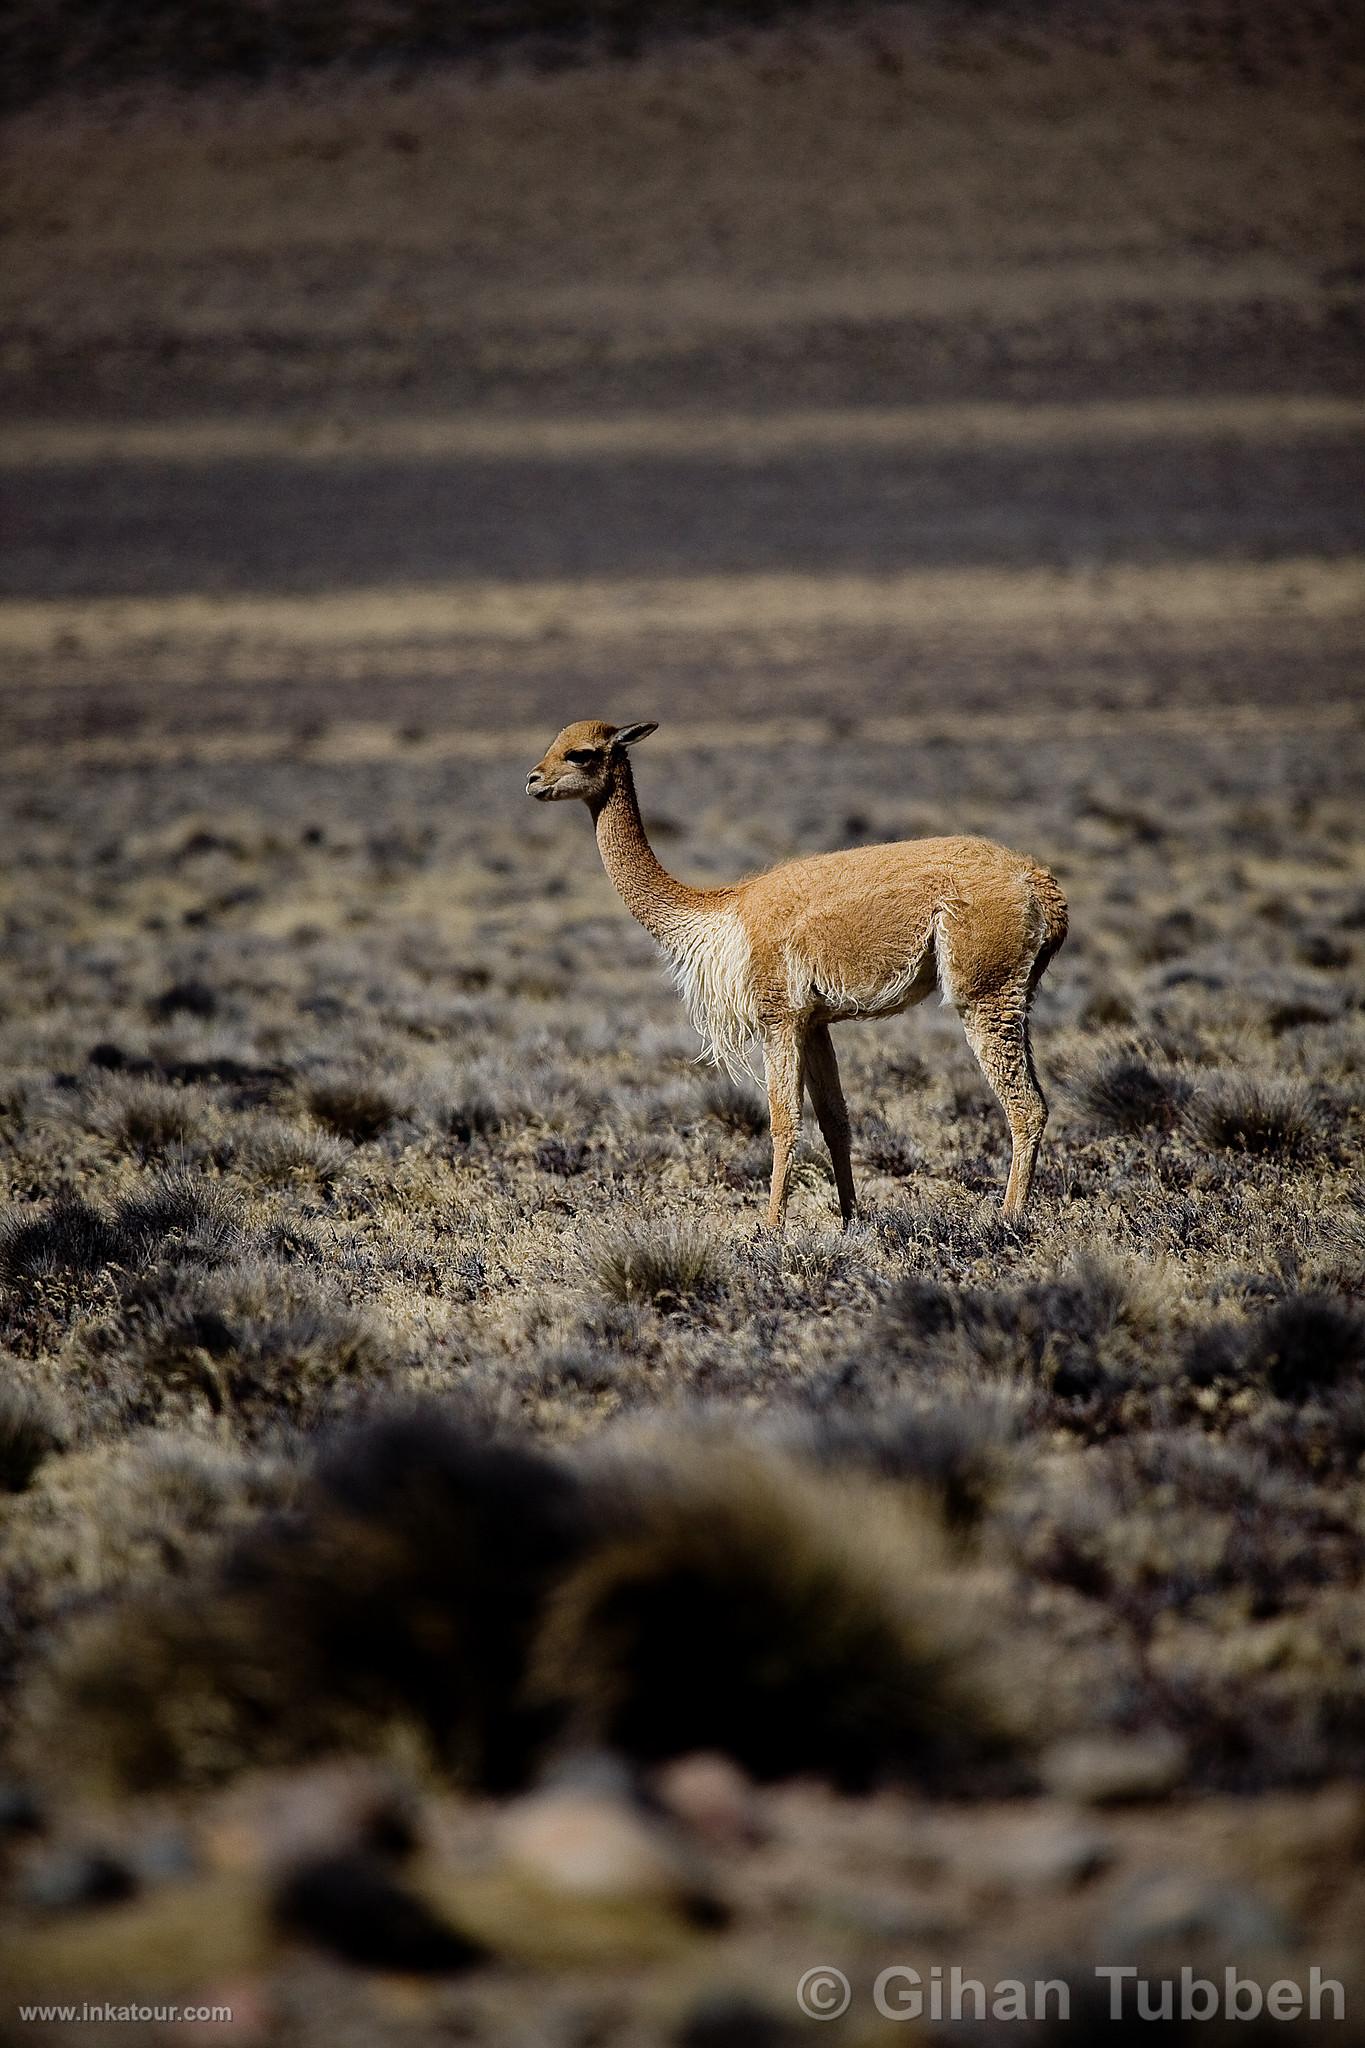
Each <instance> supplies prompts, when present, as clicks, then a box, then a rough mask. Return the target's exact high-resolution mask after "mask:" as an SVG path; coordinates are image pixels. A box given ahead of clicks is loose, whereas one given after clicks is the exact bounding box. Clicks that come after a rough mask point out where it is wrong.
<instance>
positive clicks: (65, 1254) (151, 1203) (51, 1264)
mask: <svg viewBox="0 0 1365 2048" xmlns="http://www.w3.org/2000/svg"><path fill="white" fill-rule="evenodd" d="M244 1248H245V1239H244V1237H243V1234H242V1231H241V1229H240V1227H239V1224H238V1222H237V1218H236V1213H235V1210H234V1209H233V1206H232V1204H231V1202H230V1201H229V1199H228V1197H227V1196H226V1194H225V1193H224V1191H223V1190H222V1188H221V1187H220V1186H219V1185H218V1184H217V1183H216V1182H214V1181H211V1180H205V1179H202V1178H200V1177H199V1176H197V1175H194V1174H190V1173H185V1172H177V1171H170V1172H166V1173H160V1174H156V1175H153V1176H151V1177H150V1178H149V1179H148V1180H147V1181H146V1182H145V1183H144V1184H143V1185H142V1186H141V1187H140V1188H137V1189H135V1190H134V1191H133V1192H132V1193H131V1194H129V1195H127V1196H125V1197H124V1198H123V1200H122V1201H120V1202H118V1203H116V1204H115V1205H114V1207H113V1208H112V1209H104V1208H101V1207H99V1206H98V1205H97V1204H95V1203H93V1202H88V1201H86V1200H85V1199H84V1197H83V1196H80V1195H59V1196H57V1198H56V1200H55V1201H52V1202H50V1203H49V1204H48V1205H47V1207H46V1209H43V1210H41V1211H40V1212H39V1213H38V1214H37V1215H33V1214H31V1213H29V1214H24V1213H23V1212H20V1213H17V1214H12V1215H10V1216H9V1217H7V1218H5V1219H4V1220H3V1222H0V1275H3V1276H4V1277H5V1278H6V1279H9V1280H12V1281H22V1280H41V1279H44V1278H48V1277H52V1276H63V1277H71V1276H76V1275H80V1274H93V1273H97V1272H98V1271H100V1269H101V1268H103V1267H106V1266H117V1267H121V1268H124V1269H127V1270H129V1271H133V1270H136V1269H137V1268H138V1267H140V1266H143V1265H145V1264H147V1263H148V1261H149V1260H151V1259H153V1258H161V1259H166V1258H171V1259H174V1260H175V1261H176V1262H177V1263H184V1264H192V1265H193V1264H197V1265H217V1264H221V1263H223V1262H225V1261H226V1260H228V1259H230V1258H233V1257H235V1256H236V1255H237V1254H238V1253H239V1252H240V1251H241V1250H243V1249H244Z"/></svg>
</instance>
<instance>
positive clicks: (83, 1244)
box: [0, 1195, 129, 1281]
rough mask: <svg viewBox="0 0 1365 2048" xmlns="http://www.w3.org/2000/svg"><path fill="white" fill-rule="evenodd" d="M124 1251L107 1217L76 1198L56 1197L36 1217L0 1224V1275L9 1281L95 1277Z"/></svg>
mask: <svg viewBox="0 0 1365 2048" xmlns="http://www.w3.org/2000/svg"><path fill="white" fill-rule="evenodd" d="M128 1250H129V1243H128V1239H127V1237H126V1236H125V1234H124V1233H123V1232H121V1231H120V1230H119V1228H118V1225H117V1224H116V1223H115V1221H114V1219H113V1217H111V1216H110V1215H109V1214H108V1212H107V1211H106V1210H104V1209H99V1208H97V1207H96V1206H95V1204H94V1203H93V1202H87V1201H86V1200H85V1199H84V1198H83V1197H82V1196H80V1195H58V1196H57V1198H56V1200H55V1201H52V1202H49V1203H48V1205H47V1207H46V1208H45V1209H43V1210H42V1211H40V1213H39V1214H37V1215H36V1216H35V1215H32V1214H24V1213H19V1214H11V1215H9V1216H7V1217H6V1218H5V1219H4V1220H3V1222H0V1274H3V1275H4V1277H5V1279H7V1280H10V1281H19V1280H42V1279H47V1278H49V1277H52V1276H56V1275H63V1276H66V1275H72V1274H80V1273H96V1272H98V1271H99V1270H100V1268H101V1267H102V1266H113V1265H118V1264H120V1263H122V1261H123V1260H124V1259H125V1257H126V1256H127V1253H128Z"/></svg>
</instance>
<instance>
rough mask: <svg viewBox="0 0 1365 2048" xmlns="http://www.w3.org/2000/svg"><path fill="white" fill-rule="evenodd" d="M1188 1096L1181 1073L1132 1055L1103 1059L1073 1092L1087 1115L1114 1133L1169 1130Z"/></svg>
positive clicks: (1187, 1085)
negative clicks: (1159, 1067) (1157, 1066)
mask: <svg viewBox="0 0 1365 2048" xmlns="http://www.w3.org/2000/svg"><path fill="white" fill-rule="evenodd" d="M1189 1094H1190V1084H1189V1082H1188V1081H1187V1080H1186V1079H1185V1078H1184V1076H1183V1075H1182V1074H1177V1073H1175V1072H1174V1071H1173V1070H1171V1069H1170V1068H1166V1069H1164V1070H1160V1069H1158V1068H1156V1067H1154V1066H1152V1065H1151V1064H1150V1062H1149V1061H1147V1060H1145V1059H1143V1058H1142V1056H1141V1055H1140V1054H1139V1053H1135V1052H1123V1053H1116V1054H1115V1055H1114V1056H1113V1057H1112V1058H1110V1059H1106V1060H1102V1061H1101V1062H1100V1064H1099V1065H1098V1066H1097V1067H1096V1068H1095V1070H1094V1072H1093V1073H1092V1074H1091V1075H1089V1076H1088V1078H1087V1079H1086V1080H1084V1081H1082V1082H1081V1083H1080V1084H1079V1085H1078V1087H1077V1089H1076V1095H1077V1099H1078V1100H1079V1102H1080V1104H1081V1107H1082V1108H1083V1109H1084V1110H1085V1111H1086V1113H1087V1114H1088V1115H1089V1116H1092V1117H1093V1118H1094V1119H1095V1121H1096V1122H1097V1123H1101V1124H1106V1125H1108V1126H1109V1128H1110V1129H1111V1130H1116V1131H1146V1130H1152V1129H1158V1130H1169V1129H1170V1127H1171V1126H1172V1125H1173V1124H1174V1123H1175V1122H1176V1121H1177V1119H1178V1117H1179V1115H1180V1111H1181V1109H1182V1108H1183V1106H1184V1104H1185V1103H1186V1102H1187V1101H1188V1099H1189Z"/></svg>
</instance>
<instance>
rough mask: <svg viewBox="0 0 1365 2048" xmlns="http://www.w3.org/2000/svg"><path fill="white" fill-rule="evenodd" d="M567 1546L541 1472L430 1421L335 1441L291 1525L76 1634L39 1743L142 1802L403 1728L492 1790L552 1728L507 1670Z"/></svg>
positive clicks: (484, 1441)
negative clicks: (183, 1586)
mask: <svg viewBox="0 0 1365 2048" xmlns="http://www.w3.org/2000/svg"><path fill="white" fill-rule="evenodd" d="M582 1535H583V1530H582V1517H581V1507H580V1495H579V1488H578V1487H577V1485H576V1484H575V1482H574V1480H573V1478H572V1476H571V1475H570V1474H569V1473H568V1472H567V1471H566V1469H565V1468H564V1467H563V1466H562V1465H560V1464H559V1463H557V1462H556V1461H555V1460H553V1459H550V1458H548V1457H545V1456H544V1455H542V1454H541V1453H539V1452H537V1451H533V1450H530V1449H523V1448H521V1447H519V1446H512V1445H504V1444H498V1443H496V1442H493V1441H492V1440H490V1439H488V1438H487V1437H486V1436H485V1435H483V1434H481V1433H480V1432H479V1431H477V1430H475V1429H471V1428H469V1427H466V1426H462V1425H461V1424H460V1423H459V1422H457V1421H455V1420H453V1419H452V1418H451V1417H450V1416H449V1415H448V1414H446V1413H442V1412H440V1411H438V1410H434V1409H425V1410H422V1409H414V1410H411V1411H409V1412H407V1413H399V1414H394V1415H391V1416H388V1417H386V1418H384V1419H382V1420H379V1421H376V1422H374V1423H371V1424H369V1425H366V1426H364V1427H362V1428H360V1429H357V1430H355V1431H350V1432H347V1433H345V1434H343V1435H342V1436H340V1437H338V1438H337V1439H335V1440H334V1441H333V1443H332V1444H331V1446H330V1447H329V1448H327V1449H326V1450H325V1451H324V1453H323V1455H322V1458H321V1460H320V1462H319V1465H318V1467H317V1469H316V1471H315V1473H314V1474H313V1476H312V1479H311V1481H310V1483H309V1484H308V1486H307V1489H306V1491H305V1493H304V1495H303V1496H302V1498H301V1499H300V1501H299V1504H298V1507H297V1510H296V1512H295V1513H294V1514H293V1515H292V1516H291V1517H290V1519H289V1520H287V1521H285V1520H281V1521H276V1522H265V1523H262V1524H261V1525H260V1526H259V1527H258V1528H257V1529H256V1530H254V1531H252V1532H250V1533H249V1534H247V1535H246V1536H245V1537H244V1538H243V1539H242V1541H241V1542H240V1543H239V1544H238V1545H236V1547H235V1548H234V1549H233V1550H232V1551H231V1553H230V1554H229V1556H228V1557H227V1559H226V1560H225V1562H224V1563H223V1564H222V1565H221V1566H220V1567H219V1568H218V1569H217V1570H216V1571H214V1572H213V1573H212V1574H211V1575H209V1576H207V1577H205V1578H204V1579H203V1580H201V1581H200V1582H199V1583H198V1584H197V1585H195V1586H194V1587H193V1588H192V1589H191V1590H189V1591H188V1592H186V1593H185V1594H183V1595H172V1596H170V1597H167V1596H166V1595H165V1594H164V1593H161V1594H156V1595H153V1596H151V1597H148V1598H145V1599H140V1600H138V1601H136V1602H134V1603H130V1604H126V1605H124V1606H122V1607H119V1608H114V1609H112V1610H110V1611H108V1612H107V1613H105V1614H104V1615H102V1616H100V1617H99V1618H97V1619H96V1620H94V1621H92V1622H90V1623H89V1624H87V1625H85V1626H84V1627H81V1628H78V1629H77V1630H76V1631H75V1632H74V1634H73V1635H72V1636H71V1638H70V1639H69V1640H68V1642H67V1643H66V1644H65V1645H64V1646H63V1647H62V1648H61V1649H60V1651H59V1653H58V1655H57V1657H56V1659H55V1660H54V1663H53V1666H52V1668H51V1671H50V1673H49V1675H48V1676H47V1678H46V1679H44V1680H43V1681H42V1682H40V1684H39V1685H38V1687H37V1688H36V1689H35V1695H34V1702H35V1703H34V1707H33V1721H34V1725H35V1740H36V1723H37V1720H38V1719H39V1718H41V1719H42V1721H43V1722H44V1724H45V1725H46V1726H59V1727H60V1729H61V1731H62V1735H61V1750H62V1754H63V1755H64V1756H65V1757H66V1758H68V1759H70V1760H72V1762H73V1763H74V1766H75V1768H76V1769H77V1770H78V1772H80V1773H81V1774H82V1775H84V1776H87V1777H89V1778H92V1779H94V1780H96V1781H98V1782H106V1783H107V1782H112V1783H113V1784H114V1785H115V1786H120V1787H122V1788H124V1789H138V1788H141V1789H148V1788H153V1787H158V1786H164V1785H169V1784H175V1783H182V1782H186V1781H190V1782H193V1781H196V1780H204V1779H214V1778H219V1777H223V1776H225V1775H228V1774H230V1773H231V1772H233V1771H234V1770H237V1769H239V1768H241V1767H242V1766H243V1765H244V1764H247V1763H261V1762H269V1761H282V1760H288V1759H293V1758H298V1757H302V1756H306V1755H309V1754H311V1753H315V1752H317V1751H318V1750H320V1749H323V1750H325V1749H338V1748H350V1749H358V1750H363V1749H369V1750H371V1751H373V1750H374V1749H376V1748H379V1749H383V1748H384V1747H385V1746H386V1744H387V1742H388V1740H389V1737H390V1735H391V1733H392V1732H393V1731H395V1730H402V1729H405V1730H406V1731H407V1746H408V1748H409V1750H411V1749H412V1747H413V1745H414V1742H415V1743H416V1744H417V1746H418V1747H420V1748H424V1749H425V1750H426V1751H427V1752H428V1754H429V1755H430V1756H431V1757H432V1758H433V1759H435V1760H437V1761H438V1762H439V1763H440V1764H441V1766H442V1767H443V1768H444V1769H445V1770H447V1771H448V1772H449V1773H450V1774H451V1775H452V1776H454V1777H456V1778H458V1779H460V1780H461V1781H462V1782H466V1783H469V1784H473V1785H479V1786H485V1787H489V1788H493V1789H502V1788H505V1787H506V1786H508V1785H510V1784H514V1783H516V1782H519V1781H520V1780H521V1778H522V1777H523V1776H524V1775H525V1773H526V1771H527V1769H528V1768H529V1765H530V1761H531V1758H532V1757H533V1756H534V1755H535V1754H536V1752H537V1750H538V1748H539V1746H540V1744H541V1743H542V1741H543V1740H544V1739H545V1737H546V1735H547V1732H548V1728H549V1720H550V1717H549V1714H548V1711H547V1709H546V1708H545V1707H544V1706H543V1705H542V1706H536V1705H533V1704H531V1703H528V1701H527V1699H526V1696H525V1690H524V1683H523V1679H524V1670H525V1665H526V1660H527V1655H528V1647H529V1643H530V1640H531V1637H532V1634H533V1631H534V1628H535V1625H536V1622H537V1619H538V1616H539V1612H540V1608H541V1605H542V1602H543V1600H544V1597H545V1592H546V1588H547V1586H548V1584H549V1582H550V1579H551V1577H552V1575H553V1574H554V1573H556V1572H558V1571H561V1570H563V1569H564V1568H565V1567H566V1565H568V1564H569V1563H571V1562H572V1560H573V1558H574V1557H575V1555H576V1553H577V1550H578V1547H579V1545H580V1544H581V1542H582Z"/></svg>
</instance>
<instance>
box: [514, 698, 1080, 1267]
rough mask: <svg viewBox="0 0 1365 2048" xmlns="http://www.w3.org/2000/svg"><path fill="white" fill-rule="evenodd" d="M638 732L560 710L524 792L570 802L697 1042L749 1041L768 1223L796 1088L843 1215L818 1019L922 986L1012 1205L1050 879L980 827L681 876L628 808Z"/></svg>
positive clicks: (1038, 1129)
mask: <svg viewBox="0 0 1365 2048" xmlns="http://www.w3.org/2000/svg"><path fill="white" fill-rule="evenodd" d="M654 730H655V727H654V726H653V725H619V726H618V725H605V724H603V723H602V722H601V721H600V720H598V719H584V720H581V721H580V722H579V723H578V724H576V725H566V726H565V728H564V730H563V732H561V733H560V735H559V737H558V739H557V740H556V741H555V742H554V744H553V746H552V747H551V748H550V749H549V751H548V752H547V753H546V754H545V755H544V756H543V757H542V758H541V760H540V761H538V762H537V763H536V766H535V767H534V768H533V769H532V770H531V773H530V774H529V775H528V776H527V778H526V793H527V795H528V796H533V797H536V798H538V799H539V800H540V801H541V802H543V803H549V802H554V801H557V800H561V799H566V798H569V797H577V798H579V799H581V801H582V802H584V803H586V804H587V806H588V809H589V810H590V811H591V813H592V820H593V825H594V827H595V829H596V832H597V846H598V851H599V852H600V853H601V856H602V862H603V865H604V867H605V868H606V870H607V873H608V875H609V876H610V877H611V880H612V882H613V883H614V884H615V886H616V890H617V893H618V894H619V895H620V897H621V900H622V902H623V903H624V904H625V906H626V908H627V910H629V912H630V913H631V915H632V917H635V918H638V919H639V921H640V923H641V924H642V925H643V926H644V928H645V930H646V931H647V932H648V933H649V934H650V935H651V937H652V938H654V939H655V940H656V941H657V942H658V944H659V946H660V947H661V948H662V949H663V952H664V953H665V954H666V956H667V958H668V960H669V962H670V964H671V966H672V969H673V974H674V977H675V979H676V980H677V983H678V986H679V988H680V990H681V992H682V995H683V999H684V1001H685V1002H686V1004H687V1007H688V1010H689V1011H690V1013H691V1016H692V1020H693V1022H694V1023H695V1025H696V1027H697V1029H698V1031H700V1033H701V1034H702V1037H703V1038H704V1039H705V1041H706V1044H707V1049H708V1052H709V1054H710V1057H711V1058H712V1059H713V1060H714V1061H716V1062H717V1064H719V1065H720V1066H723V1067H725V1068H727V1069H728V1070H729V1071H730V1072H732V1073H734V1072H737V1071H739V1070H740V1069H742V1067H743V1065H744V1061H745V1053H746V1050H747V1048H748V1046H749V1044H750V1042H751V1041H752V1040H753V1039H754V1038H755V1037H757V1038H758V1039H759V1040H760V1041H761V1043H762V1046H763V1058H764V1064H765V1067H766V1070H767V1079H768V1109H769V1116H770V1119H771V1123H772V1139H773V1178H772V1192H771V1196H770V1198H769V1203H768V1222H769V1224H770V1225H771V1226H772V1228H773V1229H775V1230H780V1229H781V1227H782V1223H783V1219H784V1217H785V1214H786V1208H787V1194H788V1190H789V1188H790V1185H791V1174H792V1160H793V1155H794V1152H795V1147H796V1137H797V1132H798V1130H799V1128H800V1123H801V1095H802V1090H803V1089H804V1090H805V1091H806V1092H807V1093H808V1094H809V1096H810V1099H811V1104H812V1107H813V1108H814V1110H815V1114H816V1117H817V1119H818V1120H819V1124H820V1129H821V1131H822V1133H823V1135H824V1139H825V1143H826V1144H827V1145H828V1146H829V1151H830V1158H831V1159H832V1160H833V1162H834V1179H835V1183H836V1185H837V1187H838V1190H839V1208H840V1211H841V1213H842V1215H843V1218H844V1221H845V1223H847V1222H848V1220H849V1218H850V1217H851V1216H852V1215H853V1209H854V1196H853V1168H852V1164H851V1160H850V1155H849V1121H848V1109H847V1107H846V1105H845V1102H844V1094H843V1089H842V1088H841V1087H840V1085H839V1068H838V1064H837V1062H836V1060H835V1057H834V1045H833V1042H832V1040H831V1038H830V1034H829V1027H830V1025H831V1024H841V1023H844V1022H846V1021H847V1020H848V1019H850V1018H854V1017H894V1016H895V1015H896V1014H897V1012H898V1011H900V1010H906V1009H908V1008H909V1007H910V1005H911V1004H912V1003H921V1002H923V1001H924V998H925V997H926V996H927V995H930V994H932V993H933V991H934V990H935V989H938V990H940V991H941V993H942V996H943V1000H944V1001H945V1002H947V1003H951V1004H952V1005H953V1007H954V1008H955V1009H956V1011H957V1013H958V1015H959V1017H961V1019H962V1028H963V1030H964V1031H965V1032H966V1034H967V1043H968V1044H969V1045H970V1046H971V1048H972V1051H973V1052H974V1053H975V1054H976V1057H977V1060H978V1061H979V1062H980V1066H981V1071H982V1073H983V1074H984V1075H985V1076H986V1079H987V1081H988V1082H989V1083H990V1085H991V1088H992V1089H993V1090H994V1093H995V1095H996V1098H997V1100H998V1101H999V1103H1000V1107H1001V1108H1002V1109H1003V1110H1004V1112H1005V1116H1006V1118H1007V1120H1008V1122H1009V1127H1010V1137H1011V1139H1012V1141H1013V1153H1012V1157H1011V1160H1010V1173H1009V1181H1008V1184H1007V1186H1006V1188H1005V1214H1006V1216H1009V1217H1016V1216H1018V1215H1020V1214H1021V1213H1022V1211H1023V1208H1024V1204H1025V1203H1026V1202H1027V1200H1028V1194H1029V1187H1030V1185H1031V1183H1032V1180H1033V1169H1034V1165H1035V1163H1036V1161H1037V1157H1038V1146H1039V1143H1040V1141H1041V1139H1042V1135H1043V1126H1044V1125H1045V1123H1046V1122H1047V1104H1046V1102H1045V1101H1044V1099H1043V1091H1042V1089H1041V1088H1040V1087H1039V1086H1038V1076H1037V1074H1036V1073H1035V1071H1034V1066H1033V1055H1032V1053H1031V1052H1030V1050H1029V1028H1028V1015H1029V1005H1030V1003H1031V1002H1032V1000H1033V992H1034V990H1035V989H1036V988H1037V986H1038V982H1039V978H1040V977H1041V975H1042V973H1043V970H1044V968H1045V967H1046V966H1047V964H1048V962H1049V960H1051V958H1052V956H1053V954H1054V953H1055V952H1056V951H1057V949H1058V947H1059V946H1060V945H1061V943H1062V941H1063V940H1064V939H1065V937H1066V923H1067V918H1066V898H1065V897H1064V896H1063V894H1062V892H1061V890H1060V888H1059V887H1058V885H1057V882H1056V879H1055V877H1054V876H1052V875H1050V874H1049V873H1048V871H1047V869H1046V868H1044V867H1040V866H1039V865H1038V863H1037V862H1036V861H1033V860H1030V859H1029V858H1028V856H1027V855H1026V854H1022V853H1011V852H1010V851H1009V849H1008V848H1007V847H1004V846H996V845H994V844H993V843H992V842H991V841H990V840H989V839H906V840H901V841H900V842H899V843H897V844H895V845H892V846H858V847H852V848H850V849H849V850H848V851H847V852H845V853H819V854H812V855H811V856H809V857H808V858H806V859H803V860H789V861H784V862H783V863H782V865H781V866H780V867H775V868H770V869H769V870H768V871H767V873H765V874H761V875H754V876H752V877H751V878H750V879H749V880H748V881H744V882H734V883H732V884H730V885H729V886H728V887H726V888H719V889H693V888H690V887H689V886H688V885H687V883H685V882H680V881H678V880H676V879H675V877H674V876H672V875H670V874H669V873H668V871H667V869H666V868H664V867H663V866H662V864H661V863H660V862H659V860H658V859H657V858H656V857H655V854H654V850H653V848H652V847H651V846H650V843H649V840H648V839H647V838H646V836H645V829H644V825H643V824H642V822H641V819H640V806H639V803H638V801H637V800H636V795H635V780H634V777H633V775H632V774H631V767H630V754H629V751H628V750H629V749H630V748H631V747H633V746H634V745H635V744H636V742H637V741H639V740H642V739H645V738H647V737H648V735H649V734H650V733H652V732H653V731H654Z"/></svg>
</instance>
